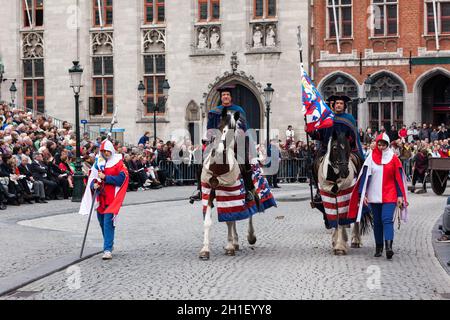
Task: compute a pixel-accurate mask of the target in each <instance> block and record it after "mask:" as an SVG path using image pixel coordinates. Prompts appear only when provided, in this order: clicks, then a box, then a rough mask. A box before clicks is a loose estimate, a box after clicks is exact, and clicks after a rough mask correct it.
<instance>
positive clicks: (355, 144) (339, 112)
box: [309, 96, 364, 159]
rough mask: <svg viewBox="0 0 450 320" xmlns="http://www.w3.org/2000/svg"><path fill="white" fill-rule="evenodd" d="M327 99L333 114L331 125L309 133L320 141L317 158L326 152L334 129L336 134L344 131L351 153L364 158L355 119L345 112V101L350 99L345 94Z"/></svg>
mask: <svg viewBox="0 0 450 320" xmlns="http://www.w3.org/2000/svg"><path fill="white" fill-rule="evenodd" d="M328 101H329V103H330V107H331V108H332V110H333V112H334V114H335V116H334V121H333V126H332V127H330V128H326V129H320V130H316V131H313V132H311V133H309V135H310V137H311V138H312V139H313V140H317V141H319V142H320V147H319V150H318V154H317V158H320V157H322V156H324V155H325V154H326V153H327V148H328V142H329V141H330V138H331V136H332V135H333V131H334V132H336V133H337V134H340V133H345V135H346V136H347V137H348V139H349V142H350V146H351V148H352V153H354V154H356V155H358V156H359V158H360V159H364V156H363V150H362V146H361V142H360V140H359V135H358V128H357V126H356V120H355V118H354V117H353V116H352V115H351V114H350V113H346V110H347V103H348V102H349V101H351V99H350V98H349V97H347V96H333V97H330V98H329V99H328Z"/></svg>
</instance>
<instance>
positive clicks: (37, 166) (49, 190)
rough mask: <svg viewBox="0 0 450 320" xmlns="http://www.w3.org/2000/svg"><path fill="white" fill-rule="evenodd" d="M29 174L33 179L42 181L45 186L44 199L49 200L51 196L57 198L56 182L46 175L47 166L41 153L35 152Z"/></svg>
mask: <svg viewBox="0 0 450 320" xmlns="http://www.w3.org/2000/svg"><path fill="white" fill-rule="evenodd" d="M30 169H31V174H32V175H33V178H34V180H36V181H42V183H43V184H44V187H45V195H46V197H45V200H50V199H51V197H53V198H57V194H56V193H57V191H58V184H57V183H56V182H54V181H52V180H50V178H49V176H48V167H47V166H46V165H45V163H44V159H43V158H42V154H41V153H38V152H37V153H35V154H34V156H33V162H32V163H31V165H30Z"/></svg>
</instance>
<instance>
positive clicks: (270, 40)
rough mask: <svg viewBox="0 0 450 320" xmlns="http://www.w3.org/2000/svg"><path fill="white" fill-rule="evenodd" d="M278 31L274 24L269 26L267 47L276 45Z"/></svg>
mask: <svg viewBox="0 0 450 320" xmlns="http://www.w3.org/2000/svg"><path fill="white" fill-rule="evenodd" d="M275 37H276V33H275V30H274V27H273V26H270V27H269V30H268V31H267V36H266V46H267V47H275V45H276V41H275Z"/></svg>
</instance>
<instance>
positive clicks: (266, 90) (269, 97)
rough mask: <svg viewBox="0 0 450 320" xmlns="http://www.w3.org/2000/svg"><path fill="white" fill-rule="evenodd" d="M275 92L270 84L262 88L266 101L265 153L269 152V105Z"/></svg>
mask: <svg viewBox="0 0 450 320" xmlns="http://www.w3.org/2000/svg"><path fill="white" fill-rule="evenodd" d="M274 92H275V90H274V89H273V88H272V84H271V83H268V84H267V87H266V88H264V99H265V100H266V120H267V151H266V152H269V146H270V104H271V103H272V98H273V93H274Z"/></svg>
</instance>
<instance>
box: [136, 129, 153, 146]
mask: <svg viewBox="0 0 450 320" xmlns="http://www.w3.org/2000/svg"><path fill="white" fill-rule="evenodd" d="M149 140H150V132H148V131H146V132H145V133H144V135H143V136H142V137H141V138H140V139H139V142H138V145H140V144H142V145H143V146H145V145H146V144H147V143H148V142H149Z"/></svg>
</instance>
